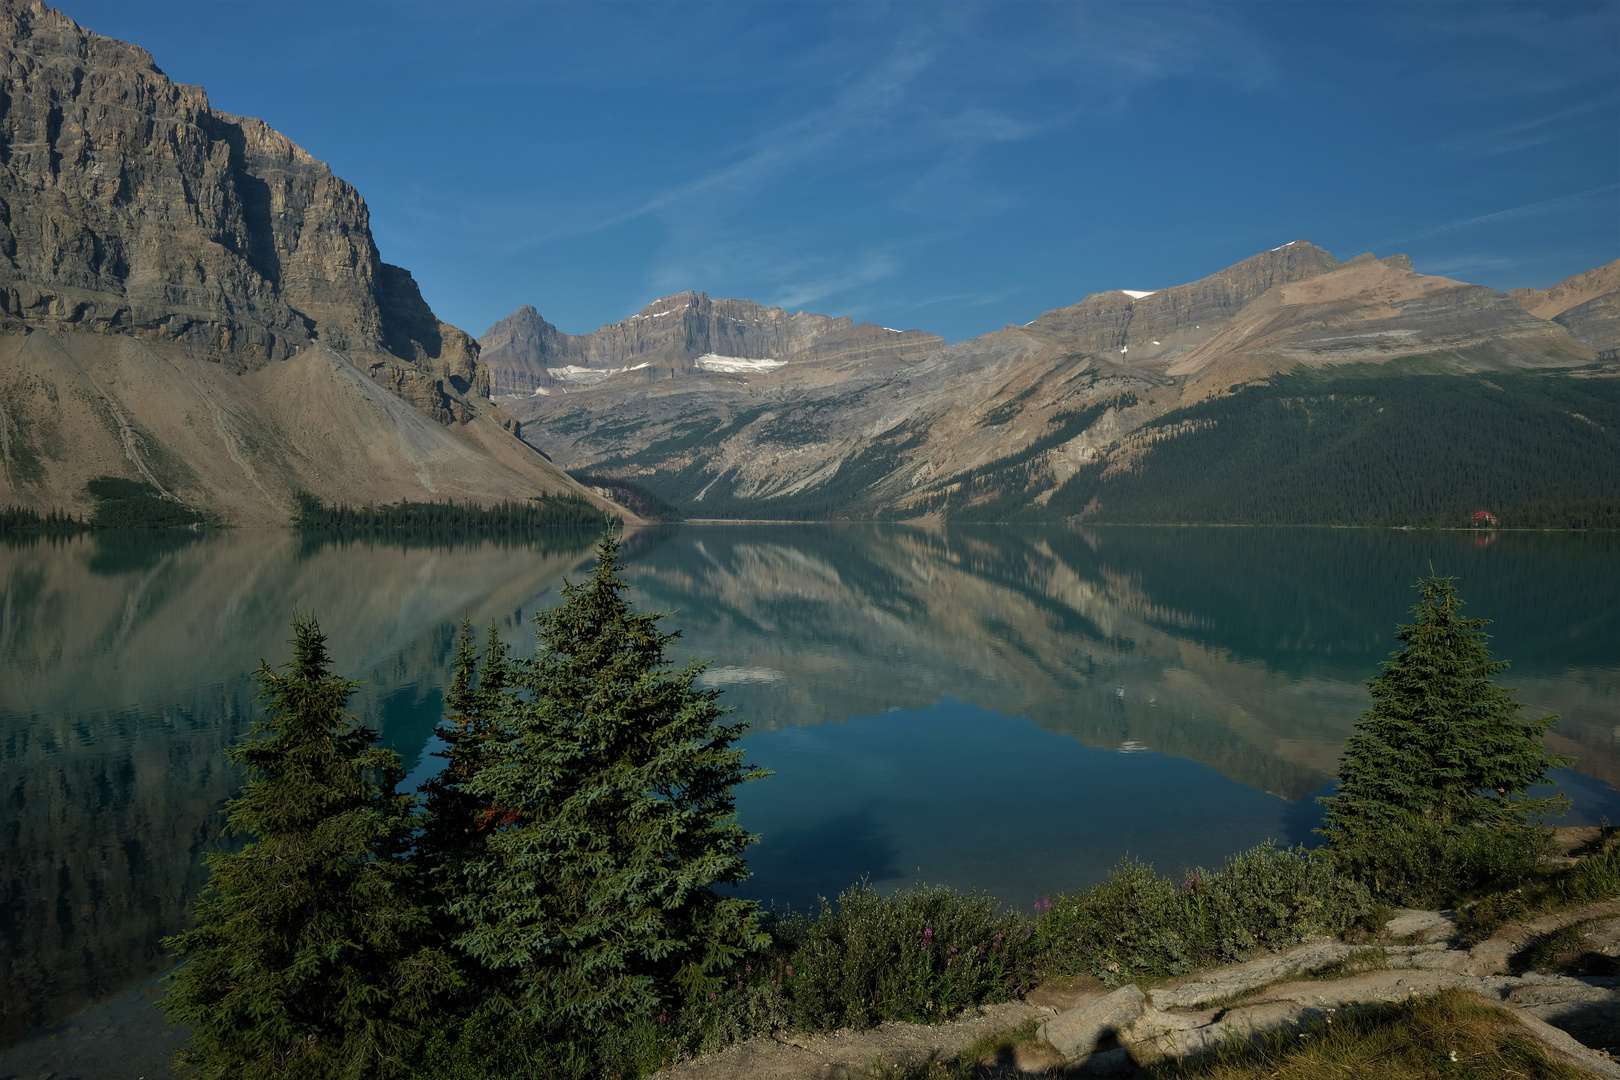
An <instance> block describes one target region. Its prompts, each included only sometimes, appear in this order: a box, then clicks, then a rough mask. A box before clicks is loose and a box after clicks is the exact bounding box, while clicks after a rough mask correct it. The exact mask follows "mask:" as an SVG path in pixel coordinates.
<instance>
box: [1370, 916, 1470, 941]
mask: <svg viewBox="0 0 1620 1080" xmlns="http://www.w3.org/2000/svg"><path fill="white" fill-rule="evenodd" d="M1384 929H1385V930H1386V931H1388V932H1389V935H1390V937H1393V938H1415V939H1416V940H1418V941H1423V942H1429V941H1442V940H1446V939H1449V938H1450V937H1451V936H1452V935H1453V934H1455V933H1456V932H1457V913H1456V912H1455V911H1414V910H1412V909H1411V908H1403V909H1401V910H1398V911H1397V912H1396V913H1395V917H1394V918H1393V919H1391V920H1389V921H1388V922H1387V923H1385V924H1384Z"/></svg>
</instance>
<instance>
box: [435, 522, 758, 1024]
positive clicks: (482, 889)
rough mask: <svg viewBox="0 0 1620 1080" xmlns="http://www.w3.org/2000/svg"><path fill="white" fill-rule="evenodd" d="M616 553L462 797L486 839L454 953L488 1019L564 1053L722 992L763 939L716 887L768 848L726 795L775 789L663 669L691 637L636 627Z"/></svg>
mask: <svg viewBox="0 0 1620 1080" xmlns="http://www.w3.org/2000/svg"><path fill="white" fill-rule="evenodd" d="M618 551H619V544H618V540H617V537H616V536H615V535H614V534H613V533H611V532H610V533H608V534H606V535H604V537H603V538H602V541H601V543H600V545H599V548H598V552H597V564H596V568H595V571H594V572H593V573H592V574H591V576H590V577H589V578H588V579H587V580H585V581H583V582H580V583H578V584H569V585H565V586H564V588H563V602H562V603H561V604H560V605H559V606H557V607H555V608H553V609H551V610H549V611H544V612H541V613H539V614H537V615H536V616H535V623H536V625H537V637H538V639H539V640H538V644H539V651H538V654H537V655H536V656H535V657H534V658H533V659H532V660H528V661H524V662H518V663H512V664H510V665H508V666H507V670H506V671H505V675H504V677H505V679H506V680H508V681H507V682H506V685H504V686H502V687H501V688H500V689H499V690H498V698H497V700H495V701H493V702H490V701H486V702H484V703H483V704H481V705H480V708H481V709H483V710H488V711H489V713H490V719H489V723H491V724H492V725H493V726H494V727H496V728H498V729H499V730H500V731H501V732H502V733H503V737H502V739H500V740H499V741H492V742H490V743H488V744H487V746H486V749H487V752H488V756H487V759H485V760H483V761H482V762H481V764H480V767H479V768H478V770H477V772H476V773H475V774H474V775H472V776H471V777H470V778H468V779H466V780H464V781H460V782H459V786H460V787H461V788H462V790H464V791H465V792H467V793H470V794H471V795H473V796H475V797H476V798H478V799H479V800H480V801H481V805H482V808H481V810H480V811H479V814H478V825H479V828H480V829H481V830H482V831H483V833H484V838H483V843H482V845H481V846H480V847H478V848H477V849H476V850H475V851H473V852H472V853H471V854H469V855H468V856H467V857H466V858H465V859H464V861H463V863H462V865H461V868H460V871H459V873H460V878H461V880H460V883H459V888H458V889H457V890H456V892H455V895H454V897H453V899H452V900H451V902H450V909H451V911H452V912H453V913H454V914H455V915H456V916H457V917H458V919H459V920H460V922H461V925H462V932H461V933H460V936H459V937H458V938H457V939H456V945H457V946H458V947H459V948H460V949H462V950H463V951H464V952H465V953H466V954H467V955H468V956H469V957H471V958H472V960H473V961H474V962H475V963H476V964H477V965H478V966H479V967H481V969H482V972H483V978H484V979H485V988H484V990H483V994H482V996H483V1002H484V1007H485V1008H486V1009H487V1010H493V1011H494V1012H496V1013H500V1014H504V1015H508V1016H511V1017H513V1018H514V1019H517V1020H519V1021H521V1022H524V1023H525V1024H526V1025H533V1027H534V1028H536V1029H538V1030H540V1031H542V1032H544V1033H545V1037H546V1038H547V1039H548V1041H550V1042H552V1043H553V1044H555V1045H559V1046H567V1045H569V1044H571V1043H572V1044H574V1045H578V1044H579V1042H580V1040H581V1039H587V1040H588V1039H589V1032H591V1031H592V1030H594V1029H596V1028H597V1026H598V1025H601V1024H604V1023H606V1024H609V1025H623V1024H624V1023H626V1022H633V1021H635V1020H636V1019H637V1018H638V1017H639V1018H643V1019H644V1018H646V1017H649V1016H651V1015H652V1014H653V1013H655V1012H657V1011H658V1007H659V1005H660V1003H661V1002H667V1001H669V1000H671V999H679V998H681V997H683V996H689V995H700V994H707V993H709V992H711V991H712V990H713V989H714V988H715V987H716V986H717V985H718V981H717V977H716V973H717V972H718V971H720V970H721V969H723V968H724V967H725V966H726V965H727V964H728V963H730V962H731V961H732V960H734V959H736V958H737V957H738V956H740V955H741V954H742V952H743V950H744V949H746V948H748V947H750V946H752V945H755V944H758V943H761V939H762V935H761V934H760V932H759V930H758V928H757V915H758V911H757V908H756V906H755V905H754V904H753V903H752V902H748V901H744V900H741V899H739V898H737V897H731V896H722V895H721V894H720V893H719V892H718V891H717V890H716V886H722V885H729V884H734V883H736V882H739V881H741V880H743V879H744V878H745V877H746V876H747V870H746V867H745V865H744V861H743V852H744V850H745V849H746V848H747V847H748V845H749V844H751V843H753V842H754V841H755V840H756V839H757V838H756V837H752V836H749V835H748V834H747V833H746V832H744V831H743V829H742V828H741V827H740V826H738V825H737V823H736V821H735V815H734V802H733V797H732V789H733V788H734V787H735V786H736V785H737V784H739V783H741V782H744V781H749V780H753V779H756V778H758V777H761V776H763V775H766V774H765V773H764V771H763V770H760V769H757V768H750V767H748V766H746V765H745V764H744V763H743V755H742V752H741V751H740V750H737V749H736V748H735V747H734V746H733V744H734V743H735V742H736V740H737V739H738V737H739V736H740V734H741V725H726V724H721V723H720V722H719V720H720V717H721V715H722V710H721V708H720V706H719V705H718V703H717V701H716V698H717V696H718V695H717V693H716V692H715V691H713V690H704V689H701V688H699V687H698V686H697V685H696V679H697V676H698V675H699V674H700V673H701V672H702V670H703V665H702V664H700V663H698V662H696V661H693V662H691V663H689V664H687V665H686V666H685V667H684V668H682V669H680V670H678V671H672V670H670V668H669V666H668V665H667V664H666V662H665V660H664V650H665V649H666V647H668V646H669V644H670V643H671V642H673V641H674V640H675V639H676V638H677V636H678V635H677V634H674V633H670V634H665V633H663V632H661V631H660V630H659V628H658V622H659V620H660V619H661V618H663V616H662V615H649V614H639V613H637V612H635V611H633V610H632V609H631V607H630V604H629V603H628V601H627V600H626V599H625V597H624V595H623V594H624V591H625V589H626V585H625V583H624V581H623V580H622V579H621V578H620V577H619V575H618V573H617V564H618ZM487 670H488V668H486V671H487Z"/></svg>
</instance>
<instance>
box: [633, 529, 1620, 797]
mask: <svg viewBox="0 0 1620 1080" xmlns="http://www.w3.org/2000/svg"><path fill="white" fill-rule="evenodd" d="M642 539H643V541H644V542H645V549H644V550H643V551H642V552H641V553H640V554H639V555H638V556H637V558H636V561H635V563H634V565H633V567H632V569H631V575H632V577H633V578H634V580H635V582H636V584H637V585H638V586H640V587H641V588H642V589H643V590H644V602H645V603H646V604H648V605H650V606H656V607H660V608H663V609H665V610H671V611H675V612H677V613H678V615H677V618H676V620H675V622H676V623H677V624H678V625H679V626H680V627H681V628H682V630H683V634H684V638H683V641H682V642H681V646H680V648H681V650H682V652H683V654H684V653H685V652H691V653H693V654H695V655H698V656H701V657H710V658H716V667H715V669H714V670H713V671H712V672H711V673H710V676H709V677H710V679H711V681H712V682H713V683H714V684H716V685H723V686H725V687H726V688H727V694H726V700H727V703H728V704H730V705H731V706H733V707H734V708H736V709H737V710H738V715H739V716H742V717H745V718H747V719H748V720H749V722H750V723H751V724H753V725H754V726H755V727H756V728H773V727H782V726H786V725H792V724H807V723H820V722H822V721H824V720H828V719H845V718H849V717H853V716H862V715H871V714H874V713H878V712H882V711H884V710H886V709H892V708H918V707H922V706H927V705H931V704H934V703H936V702H938V701H940V700H941V699H942V698H957V699H960V700H962V701H966V702H971V703H973V704H976V705H978V706H980V707H982V708H985V709H989V710H993V711H995V712H998V713H1002V714H1004V715H1008V716H1015V715H1022V716H1027V717H1029V718H1030V719H1032V720H1034V721H1035V722H1036V723H1038V724H1040V725H1041V726H1043V727H1045V728H1047V729H1048V730H1051V731H1057V732H1062V733H1065V734H1068V735H1072V736H1074V737H1076V738H1078V739H1080V740H1081V741H1083V742H1085V743H1087V744H1089V745H1092V746H1097V747H1104V748H1121V747H1124V748H1128V749H1129V748H1137V747H1140V748H1142V749H1146V750H1153V751H1158V752H1160V753H1164V754H1171V755H1175V756H1177V757H1183V758H1189V759H1192V760H1195V761H1198V762H1202V763H1204V764H1207V765H1210V766H1213V767H1214V768H1216V769H1218V770H1219V771H1220V772H1222V773H1223V774H1225V775H1226V776H1228V777H1230V778H1232V779H1234V780H1238V781H1241V782H1242V783H1245V784H1248V785H1251V786H1254V787H1258V788H1261V789H1263V790H1265V791H1269V792H1272V793H1274V794H1277V795H1281V796H1283V797H1285V798H1288V799H1290V800H1298V799H1302V798H1304V797H1306V796H1307V795H1310V794H1312V793H1314V792H1316V791H1318V790H1319V789H1321V788H1322V787H1323V786H1324V785H1325V784H1327V783H1328V782H1329V781H1330V780H1331V778H1332V775H1333V773H1334V772H1335V771H1336V766H1337V761H1338V755H1339V751H1340V748H1341V747H1342V746H1343V743H1344V740H1345V738H1346V736H1347V735H1348V734H1349V731H1350V728H1351V725H1352V724H1353V723H1354V721H1355V718H1356V717H1357V716H1358V715H1359V714H1360V713H1361V712H1362V710H1364V709H1365V708H1366V706H1367V692H1366V685H1365V683H1366V680H1367V679H1369V678H1370V677H1372V676H1373V675H1374V674H1376V673H1377V671H1378V668H1379V664H1380V663H1381V662H1382V661H1383V660H1384V659H1385V658H1386V657H1387V656H1388V654H1389V653H1390V652H1391V651H1392V650H1393V649H1394V648H1395V646H1396V645H1397V644H1398V643H1397V642H1396V641H1395V637H1394V629H1395V625H1396V623H1398V622H1404V621H1406V618H1407V615H1408V610H1409V608H1410V606H1411V604H1412V601H1413V598H1414V596H1415V593H1414V591H1413V589H1412V587H1411V586H1412V585H1413V584H1414V583H1415V582H1416V580H1417V579H1418V578H1419V577H1420V576H1422V575H1424V574H1427V573H1429V572H1430V567H1431V565H1432V567H1433V568H1434V571H1435V572H1437V573H1442V574H1454V575H1456V576H1457V577H1458V578H1459V580H1460V588H1461V591H1462V594H1463V596H1464V597H1465V598H1466V599H1467V601H1468V604H1469V606H1468V612H1469V614H1471V615H1476V616H1481V617H1485V618H1491V619H1495V620H1497V622H1496V624H1495V625H1494V626H1493V627H1492V628H1491V630H1492V631H1493V634H1494V639H1493V647H1494V649H1495V652H1496V655H1497V656H1498V657H1500V658H1504V659H1508V660H1510V661H1511V662H1512V668H1511V670H1510V671H1509V672H1508V677H1507V679H1506V681H1507V682H1508V683H1509V684H1513V685H1517V686H1519V687H1520V690H1521V692H1520V696H1521V698H1522V699H1523V700H1524V701H1525V702H1527V704H1528V705H1529V706H1530V708H1531V709H1532V710H1540V711H1544V712H1556V713H1559V714H1561V716H1562V717H1563V718H1562V719H1561V720H1560V721H1559V723H1558V725H1557V727H1556V729H1555V734H1554V736H1553V737H1552V742H1553V744H1554V746H1555V748H1556V749H1558V750H1559V751H1561V752H1565V753H1569V754H1571V755H1572V756H1574V757H1576V758H1577V764H1576V769H1577V770H1578V771H1579V772H1583V773H1585V774H1587V775H1589V776H1592V777H1595V778H1598V779H1600V780H1602V781H1604V782H1606V783H1608V784H1611V785H1612V784H1614V783H1616V781H1620V738H1617V736H1620V728H1617V727H1616V724H1617V723H1620V648H1617V645H1616V643H1617V642H1620V575H1617V574H1616V573H1615V570H1616V568H1617V561H1620V538H1616V537H1614V536H1609V535H1596V536H1582V535H1567V534H1565V535H1512V534H1508V535H1504V536H1503V537H1502V538H1501V539H1500V540H1499V542H1497V543H1496V544H1494V545H1492V546H1491V547H1490V548H1488V549H1480V548H1478V547H1476V546H1475V545H1474V543H1473V542H1472V537H1471V536H1470V535H1469V534H1466V533H1428V534H1413V533H1405V532H1388V531H1360V530H1329V529H1287V530H1285V529H1231V528H1228V529H1175V528H1158V529H1153V528H1113V529H1099V530H1092V531H1077V530H1065V529H1049V530H1038V529H1014V528H994V527H952V528H947V529H940V530H924V529H909V528H902V527H887V526H842V527H839V526H817V527H791V526H770V527H767V526H756V527H744V526H735V527H718V526H717V527H710V528H704V529H684V530H671V531H669V532H668V533H666V534H664V535H662V536H657V537H655V536H644V537H643V538H642Z"/></svg>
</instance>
